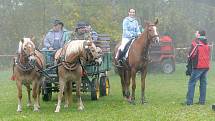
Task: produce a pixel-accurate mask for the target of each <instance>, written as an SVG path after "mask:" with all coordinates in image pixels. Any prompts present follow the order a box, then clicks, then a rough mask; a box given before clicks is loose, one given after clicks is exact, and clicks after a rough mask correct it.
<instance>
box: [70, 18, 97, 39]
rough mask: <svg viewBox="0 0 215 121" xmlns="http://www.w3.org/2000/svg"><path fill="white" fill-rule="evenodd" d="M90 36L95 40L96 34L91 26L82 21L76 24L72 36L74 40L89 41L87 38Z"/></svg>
mask: <svg viewBox="0 0 215 121" xmlns="http://www.w3.org/2000/svg"><path fill="white" fill-rule="evenodd" d="M90 34H91V37H92V40H94V41H95V40H97V38H98V34H97V32H95V31H93V30H92V28H91V26H90V25H89V24H88V23H86V22H84V21H79V22H78V23H77V24H76V28H75V33H74V35H73V39H74V40H86V39H89V36H90Z"/></svg>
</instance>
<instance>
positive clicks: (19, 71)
mask: <svg viewBox="0 0 215 121" xmlns="http://www.w3.org/2000/svg"><path fill="white" fill-rule="evenodd" d="M31 40H32V38H23V39H22V40H21V41H20V42H19V48H18V56H17V57H15V59H14V66H13V77H14V78H15V80H16V85H17V89H18V107H17V112H21V111H22V84H24V85H25V86H26V88H27V92H28V93H27V94H28V104H27V106H31V98H30V90H31V89H30V84H31V83H32V96H33V99H34V111H39V108H40V105H39V95H40V87H41V80H42V75H41V74H40V73H39V72H38V71H39V70H41V69H43V67H44V58H43V55H42V54H41V53H40V52H39V51H37V50H36V49H35V45H34V43H33V42H32V41H31Z"/></svg>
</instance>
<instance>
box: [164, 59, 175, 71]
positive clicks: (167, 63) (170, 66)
mask: <svg viewBox="0 0 215 121" xmlns="http://www.w3.org/2000/svg"><path fill="white" fill-rule="evenodd" d="M161 69H162V72H163V73H165V74H171V73H173V72H174V71H175V65H174V62H173V61H172V60H171V59H165V60H163V61H162V65H161Z"/></svg>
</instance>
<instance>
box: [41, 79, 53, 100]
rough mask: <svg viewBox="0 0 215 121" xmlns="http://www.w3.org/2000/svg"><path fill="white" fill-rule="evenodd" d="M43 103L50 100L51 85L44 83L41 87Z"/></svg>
mask: <svg viewBox="0 0 215 121" xmlns="http://www.w3.org/2000/svg"><path fill="white" fill-rule="evenodd" d="M42 95H43V101H50V100H51V99H52V84H51V83H48V82H47V81H44V83H43V85H42Z"/></svg>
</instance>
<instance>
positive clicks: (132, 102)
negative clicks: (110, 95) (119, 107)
mask: <svg viewBox="0 0 215 121" xmlns="http://www.w3.org/2000/svg"><path fill="white" fill-rule="evenodd" d="M128 102H129V103H130V104H132V105H135V104H136V103H135V101H134V100H128Z"/></svg>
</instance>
